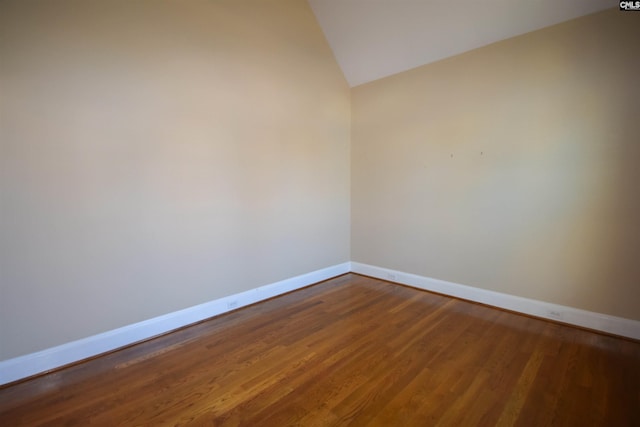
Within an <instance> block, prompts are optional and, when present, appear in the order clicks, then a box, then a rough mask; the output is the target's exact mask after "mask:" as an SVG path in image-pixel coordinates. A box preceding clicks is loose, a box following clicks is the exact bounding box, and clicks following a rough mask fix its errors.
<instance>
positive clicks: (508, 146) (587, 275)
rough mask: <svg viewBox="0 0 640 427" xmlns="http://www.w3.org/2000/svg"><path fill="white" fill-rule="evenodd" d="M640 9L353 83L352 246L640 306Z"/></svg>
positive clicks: (416, 268)
mask: <svg viewBox="0 0 640 427" xmlns="http://www.w3.org/2000/svg"><path fill="white" fill-rule="evenodd" d="M632 15H633V14H627V15H624V14H623V15H621V14H620V13H619V12H618V11H617V10H609V11H605V12H602V13H598V14H594V15H590V16H587V17H583V18H579V19H576V20H573V21H570V22H567V23H564V24H560V25H557V26H553V27H550V28H547V29H543V30H540V31H536V32H533V33H529V34H526V35H523V36H520V37H516V38H513V39H509V40H506V41H503V42H499V43H496V44H493V45H490V46H487V47H484V48H480V49H477V50H474V51H471V52H468V53H465V54H462V55H459V56H456V57H453V58H449V59H446V60H443V61H440V62H437V63H434V64H430V65H426V66H423V67H420V68H417V69H414V70H410V71H408V72H405V73H402V74H399V75H396V76H392V77H389V78H386V79H382V80H379V81H377V82H372V83H369V84H365V85H362V86H359V87H356V88H354V90H353V93H352V101H353V113H352V116H353V141H352V144H353V155H352V156H353V171H352V174H353V177H352V182H353V196H352V197H353V203H352V211H353V223H352V227H353V235H352V239H353V240H352V248H353V252H352V260H353V261H357V262H363V263H367V264H372V265H377V266H381V267H386V268H391V269H395V270H400V271H406V272H409V273H414V274H419V275H422V276H427V277H433V278H438V279H443V280H448V281H452V282H456V283H461V284H466V285H470V286H477V287H481V288H485V289H489V290H494V291H498V292H504V293H508V294H512V295H518V296H522V297H527V298H533V299H537V300H541V301H547V302H552V303H556V304H562V305H567V306H571V307H576V308H581V309H585V310H590V311H595V312H601V313H606V314H611V315H616V316H620V317H626V318H630V319H640V306H639V304H640V286H638V285H639V284H640V263H639V262H638V261H637V260H639V259H640V256H639V255H640V231H639V224H638V220H637V218H640V185H638V183H639V182H640V168H638V167H637V165H638V163H639V160H640V156H639V154H640V151H639V150H640V148H639V147H640V141H638V138H637V136H636V135H637V132H636V131H635V124H634V121H633V120H634V118H633V114H635V112H637V111H638V110H640V90H639V89H638V87H639V86H640V85H634V84H633V82H634V79H637V75H638V74H639V73H640V59H639V58H638V55H635V54H634V52H635V50H634V49H636V47H634V44H635V40H638V38H639V37H640V25H637V24H638V20H637V18H636V17H635V16H632Z"/></svg>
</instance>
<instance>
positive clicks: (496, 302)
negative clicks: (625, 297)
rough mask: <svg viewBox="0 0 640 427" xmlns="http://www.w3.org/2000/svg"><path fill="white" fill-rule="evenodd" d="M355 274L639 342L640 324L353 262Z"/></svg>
mask: <svg viewBox="0 0 640 427" xmlns="http://www.w3.org/2000/svg"><path fill="white" fill-rule="evenodd" d="M351 271H352V272H353V273H358V274H362V275H365V276H371V277H375V278H377V279H382V280H388V281H391V282H396V283H400V284H403V285H408V286H412V287H415V288H419V289H424V290H427V291H432V292H437V293H440V294H444V295H450V296H453V297H456V298H461V299H465V300H469V301H473V302H478V303H482V304H486V305H490V306H494V307H499V308H503V309H506V310H511V311H515V312H519V313H523V314H527V315H530V316H535V317H541V318H544V319H549V320H554V321H557V322H562V323H567V324H570V325H575V326H579V327H582V328H588V329H593V330H596V331H601V332H606V333H609V334H614V335H619V336H623V337H627V338H632V339H636V340H640V321H637V320H631V319H625V318H622V317H616V316H610V315H607V314H601V313H595V312H592V311H587V310H581V309H577V308H573V307H568V306H564V305H558V304H552V303H548V302H544V301H538V300H534V299H529V298H523V297H518V296H515V295H510V294H504V293H501V292H495V291H489V290H486V289H481V288H475V287H472V286H466V285H461V284H458V283H453V282H447V281H445V280H439V279H433V278H430V277H424V276H419V275H416V274H411V273H405V272H402V271H397V270H391V269H388V268H383V267H376V266H373V265H368V264H362V263H359V262H353V261H352V262H351Z"/></svg>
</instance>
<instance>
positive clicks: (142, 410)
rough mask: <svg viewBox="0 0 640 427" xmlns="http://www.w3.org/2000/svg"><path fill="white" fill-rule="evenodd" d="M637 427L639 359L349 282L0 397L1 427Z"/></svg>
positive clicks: (463, 308)
mask: <svg viewBox="0 0 640 427" xmlns="http://www.w3.org/2000/svg"><path fill="white" fill-rule="evenodd" d="M347 424H350V425H358V426H359V425H375V426H476V425H478V426H493V425H501V426H512V425H518V426H548V425H566V426H590V425H596V426H616V427H619V426H640V343H638V342H635V341H630V340H624V339H620V338H615V337H611V336H606V335H600V334H596V333H592V332H588V331H584V330H580V329H575V328H571V327H568V326H563V325H559V324H555V323H551V322H547V321H543V320H538V319H533V318H529V317H525V316H519V315H516V314H513V313H509V312H505V311H501V310H497V309H492V308H489V307H485V306H482V305H477V304H473V303H468V302H465V301H460V300H456V299H453V298H448V297H445V296H441V295H435V294H431V293H428V292H423V291H420V290H416V289H412V288H408V287H404V286H400V285H394V284H390V283H386V282H383V281H379V280H375V279H371V278H366V277H362V276H358V275H353V274H348V275H345V276H341V277H338V278H335V279H332V280H329V281H327V282H323V283H320V284H317V285H314V286H311V287H309V288H305V289H302V290H300V291H297V292H294V293H291V294H287V295H284V296H282V297H279V298H275V299H272V300H269V301H266V302H263V303H260V304H257V305H254V306H251V307H247V308H243V309H240V310H237V311H235V312H232V313H228V314H225V315H223V316H219V317H217V318H214V319H211V320H208V321H206V322H203V323H200V324H197V325H194V326H191V327H189V328H185V329H182V330H180V331H177V332H174V333H172V334H168V335H165V336H162V337H159V338H157V339H154V340H151V341H147V342H145V343H142V344H139V345H136V346H132V347H129V348H126V349H123V350H120V351H117V352H114V353H111V354H108V355H106V356H102V357H99V358H96V359H94V360H91V361H88V362H85V363H81V364H78V365H75V366H73V367H71V368H68V369H64V370H60V371H58V372H55V373H51V374H49V375H45V376H41V377H38V378H36V379H33V380H30V381H26V382H23V383H19V384H16V385H13V386H9V387H5V388H3V389H0V425H2V426H22V425H28V426H40V425H52V426H53V425H56V426H58V425H65V426H71V425H82V426H85V425H105V426H122V425H153V426H162V425H172V426H173V425H216V426H218V425H220V426H227V425H229V426H236V425H242V426H290V425H300V426H330V425H347Z"/></svg>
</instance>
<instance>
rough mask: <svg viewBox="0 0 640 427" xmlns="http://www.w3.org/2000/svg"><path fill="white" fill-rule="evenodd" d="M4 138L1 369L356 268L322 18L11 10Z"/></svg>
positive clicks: (89, 7) (245, 10) (176, 9)
mask: <svg viewBox="0 0 640 427" xmlns="http://www.w3.org/2000/svg"><path fill="white" fill-rule="evenodd" d="M0 132H1V134H0V137H1V139H0V144H1V145H0V174H1V176H0V197H1V198H0V202H1V217H0V251H1V253H0V343H1V346H0V360H3V359H7V358H11V357H14V356H19V355H23V354H26V353H29V352H33V351H37V350H41V349H44V348H48V347H51V346H54V345H58V344H62V343H65V342H68V341H71V340H74V339H79V338H82V337H86V336H89V335H92V334H96V333H99V332H103V331H106V330H110V329H113V328H116V327H120V326H123V325H127V324H130V323H133V322H137V321H141V320H144V319H148V318H151V317H153V316H157V315H161V314H165V313H168V312H172V311H175V310H178V309H182V308H185V307H189V306H192V305H195V304H199V303H202V302H206V301H209V300H212V299H215V298H218V297H222V296H225V295H229V294H233V293H237V292H240V291H244V290H247V289H250V288H254V287H257V286H260V285H264V284H268V283H272V282H274V281H277V280H281V279H285V278H289V277H293V276H295V275H298V274H302V273H307V272H310V271H314V270H317V269H320V268H324V267H328V266H330V265H335V264H338V263H342V262H346V261H348V260H349V179H350V177H349V161H350V159H349V132H350V108H349V88H348V86H347V84H346V82H345V81H344V78H343V76H342V73H341V72H340V70H339V68H338V66H337V65H336V63H335V61H334V58H333V55H332V53H331V51H330V49H329V47H328V45H327V43H326V42H325V39H324V37H323V35H322V32H321V30H320V28H319V27H318V25H317V23H316V21H315V18H314V16H313V14H312V12H311V10H310V8H309V7H308V5H307V3H306V2H305V1H302V0H277V1H276V0H274V1H264V0H262V1H259V0H256V1H250V0H243V1H236V0H226V1H225V0H215V1H205V0H202V1H197V0H192V1H188V2H182V1H178V0H174V1H153V0H148V1H135V2H132V1H124V0H122V1H120V0H110V1H100V2H98V1H85V0H78V1H68V0H56V1H45V0H43V1H29V2H25V1H21V0H15V1H3V2H2V3H0Z"/></svg>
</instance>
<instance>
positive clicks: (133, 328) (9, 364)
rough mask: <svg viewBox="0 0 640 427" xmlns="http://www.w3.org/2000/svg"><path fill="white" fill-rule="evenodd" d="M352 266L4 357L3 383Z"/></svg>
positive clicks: (0, 373) (0, 371)
mask: <svg viewBox="0 0 640 427" xmlns="http://www.w3.org/2000/svg"><path fill="white" fill-rule="evenodd" d="M350 270H351V263H349V262H345V263H343V264H338V265H334V266H331V267H328V268H324V269H321V270H316V271H313V272H311V273H307V274H303V275H300V276H296V277H292V278H290V279H285V280H282V281H280V282H276V283H271V284H268V285H264V286H260V287H258V288H255V289H251V290H248V291H245V292H241V293H238V294H234V295H230V296H227V297H223V298H219V299H216V300H213V301H210V302H206V303H204V304H199V305H196V306H193V307H189V308H186V309H184V310H179V311H175V312H173V313H169V314H165V315H163V316H158V317H154V318H152V319H149V320H145V321H142V322H138V323H134V324H131V325H127V326H124V327H122V328H118V329H114V330H111V331H108V332H104V333H101V334H98V335H93V336H90V337H87V338H83V339H80V340H77V341H72V342H69V343H66V344H62V345H59V346H56V347H52V348H48V349H46V350H42V351H39V352H36V353H31V354H27V355H24V356H19V357H16V358H13V359H8V360H4V361H2V362H0V385H2V384H7V383H10V382H13V381H17V380H20V379H22V378H27V377H30V376H32V375H36V374H39V373H42V372H46V371H50V370H52V369H55V368H59V367H61V366H64V365H68V364H71V363H74V362H78V361H80V360H83V359H87V358H89V357H93V356H97V355H99V354H102V353H106V352H108V351H112V350H115V349H118V348H120V347H124V346H127V345H130V344H134V343H136V342H139V341H142V340H146V339H148V338H152V337H155V336H157V335H160V334H164V333H167V332H170V331H173V330H175V329H178V328H181V327H183V326H187V325H190V324H192V323H196V322H199V321H201V320H204V319H208V318H210V317H213V316H217V315H219V314H222V313H225V312H227V311H231V310H235V309H237V308H240V307H244V306H246V305H249V304H253V303H256V302H258V301H263V300H265V299H268V298H272V297H275V296H278V295H281V294H284V293H286V292H290V291H293V290H296V289H300V288H303V287H305V286H309V285H312V284H314V283H317V282H321V281H323V280H327V279H330V278H332V277H336V276H339V275H341V274H345V273H348V272H349V271H350Z"/></svg>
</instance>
